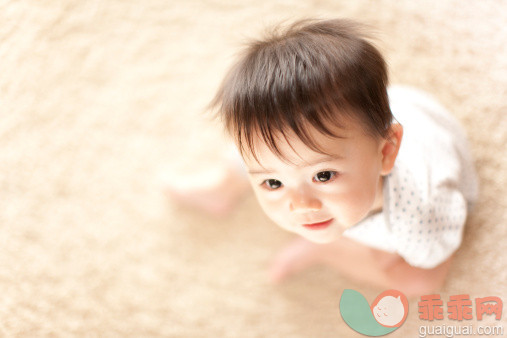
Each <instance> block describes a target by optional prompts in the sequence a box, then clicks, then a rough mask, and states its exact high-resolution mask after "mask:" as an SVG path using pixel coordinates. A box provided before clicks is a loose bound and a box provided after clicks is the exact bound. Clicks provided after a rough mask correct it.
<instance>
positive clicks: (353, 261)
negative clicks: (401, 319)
mask: <svg viewBox="0 0 507 338" xmlns="http://www.w3.org/2000/svg"><path fill="white" fill-rule="evenodd" d="M450 261H451V259H448V260H446V261H445V262H444V263H442V264H440V265H439V266H437V267H435V268H433V269H421V268H416V267H413V266H411V265H409V264H408V263H407V262H405V260H404V259H403V258H402V257H401V256H399V255H398V254H393V253H389V252H385V251H381V250H377V249H373V248H371V247H368V246H365V245H363V244H360V243H358V242H356V241H354V240H352V239H349V238H347V237H341V238H340V239H338V240H337V241H335V242H333V243H329V244H316V243H311V242H309V241H307V240H305V239H302V238H300V239H297V240H295V241H294V242H293V243H292V244H291V245H289V246H288V247H287V248H286V249H285V250H283V251H282V252H281V253H280V254H279V255H278V257H277V258H276V259H275V261H274V262H273V265H272V267H271V270H270V275H271V278H272V279H273V280H274V281H280V280H283V279H285V278H286V277H288V276H289V275H291V274H294V273H296V272H298V271H300V270H303V269H305V268H306V267H308V266H311V265H314V264H318V263H324V264H325V265H328V266H330V267H332V268H334V269H336V270H337V271H338V272H339V273H341V274H342V275H344V276H345V277H348V278H350V279H353V280H355V281H358V282H364V283H367V284H369V285H372V286H376V287H380V288H382V289H384V290H385V289H396V290H399V291H402V292H403V293H405V295H407V297H416V296H420V295H423V294H430V293H432V292H434V291H435V290H437V289H438V288H440V287H441V286H442V284H443V283H444V280H445V276H446V275H447V271H448V270H449V265H450Z"/></svg>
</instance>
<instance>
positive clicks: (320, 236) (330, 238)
mask: <svg viewBox="0 0 507 338" xmlns="http://www.w3.org/2000/svg"><path fill="white" fill-rule="evenodd" d="M310 231H311V230H310ZM298 234H299V235H300V236H302V237H304V238H305V239H307V240H309V241H310V242H313V243H317V244H328V243H333V242H335V241H337V240H338V239H340V237H342V234H343V231H333V232H327V233H318V232H317V231H316V232H315V233H311V232H310V233H309V232H302V233H298Z"/></svg>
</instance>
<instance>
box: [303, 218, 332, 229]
mask: <svg viewBox="0 0 507 338" xmlns="http://www.w3.org/2000/svg"><path fill="white" fill-rule="evenodd" d="M333 221H334V218H331V219H328V220H327V221H323V222H316V223H306V224H303V226H304V227H305V228H307V229H310V230H321V229H325V228H327V227H328V226H330V225H331V223H333Z"/></svg>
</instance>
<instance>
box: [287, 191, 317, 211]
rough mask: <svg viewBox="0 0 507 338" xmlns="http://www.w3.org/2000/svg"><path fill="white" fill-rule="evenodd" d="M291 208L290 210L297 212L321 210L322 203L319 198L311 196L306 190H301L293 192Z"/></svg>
mask: <svg viewBox="0 0 507 338" xmlns="http://www.w3.org/2000/svg"><path fill="white" fill-rule="evenodd" d="M289 208H290V211H293V212H297V213H305V212H310V211H319V210H320V209H322V203H321V201H320V200H319V199H318V198H315V197H313V196H310V195H309V194H307V193H305V192H299V193H294V194H293V196H292V198H291V201H290V206H289Z"/></svg>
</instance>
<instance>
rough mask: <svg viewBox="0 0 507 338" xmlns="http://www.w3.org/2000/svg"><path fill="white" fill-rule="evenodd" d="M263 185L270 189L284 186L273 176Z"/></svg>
mask: <svg viewBox="0 0 507 338" xmlns="http://www.w3.org/2000/svg"><path fill="white" fill-rule="evenodd" d="M261 186H264V187H266V189H268V190H276V189H279V188H281V187H282V182H280V181H279V180H275V179H272V178H271V179H269V180H265V181H264V182H262V184H261Z"/></svg>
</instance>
